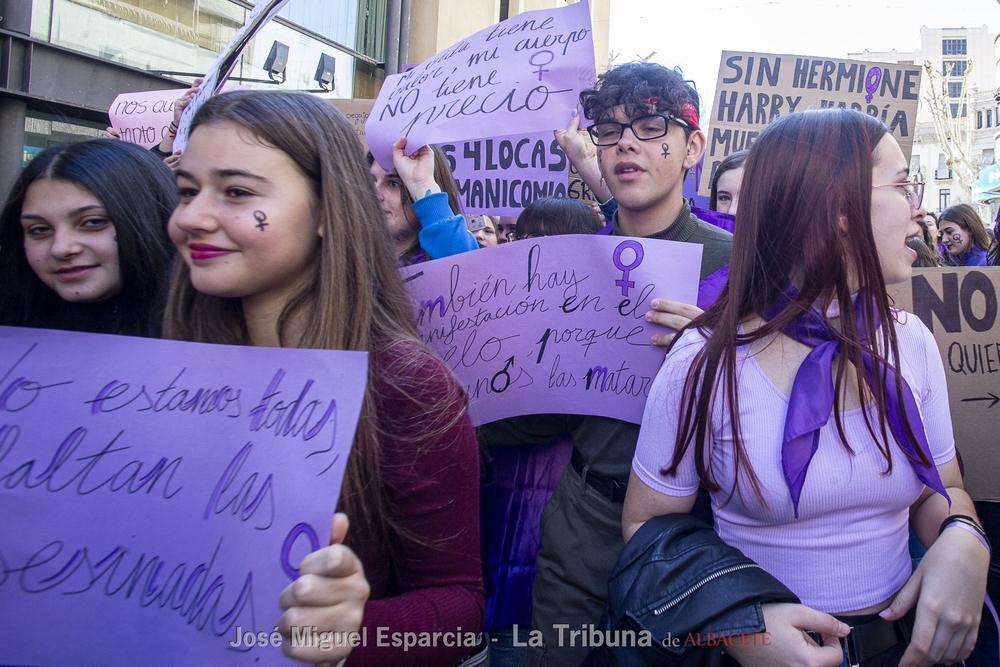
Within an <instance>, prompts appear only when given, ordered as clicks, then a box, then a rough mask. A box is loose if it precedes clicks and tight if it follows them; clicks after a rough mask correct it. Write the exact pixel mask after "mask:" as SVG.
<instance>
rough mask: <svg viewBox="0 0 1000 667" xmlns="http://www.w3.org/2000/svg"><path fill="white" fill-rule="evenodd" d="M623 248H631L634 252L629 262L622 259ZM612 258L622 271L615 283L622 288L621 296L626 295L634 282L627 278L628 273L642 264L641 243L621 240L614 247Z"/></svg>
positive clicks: (633, 285)
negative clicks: (633, 256)
mask: <svg viewBox="0 0 1000 667" xmlns="http://www.w3.org/2000/svg"><path fill="white" fill-rule="evenodd" d="M625 250H631V251H632V252H633V253H634V254H635V258H634V259H633V260H632V263H631V264H625V263H624V262H623V261H622V253H623V252H624V251H625ZM614 260H615V266H616V267H618V270H619V271H621V272H622V277H621V280H616V281H615V285H618V286H619V287H621V288H622V296H628V291H629V289H631V288H633V287H635V282H633V281H631V280H629V279H628V274H629V273H630V272H631V271H634V270H635V269H636V268H638V266H639V265H640V264H642V244H640V243H639V242H638V241H622V242H621V243H620V244H619V245H618V247H617V248H615V253H614Z"/></svg>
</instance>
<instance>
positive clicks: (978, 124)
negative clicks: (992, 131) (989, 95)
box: [976, 111, 983, 130]
mask: <svg viewBox="0 0 1000 667" xmlns="http://www.w3.org/2000/svg"><path fill="white" fill-rule="evenodd" d="M976 129H977V130H981V129H983V112H982V111H977V112H976Z"/></svg>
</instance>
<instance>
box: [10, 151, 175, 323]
mask: <svg viewBox="0 0 1000 667" xmlns="http://www.w3.org/2000/svg"><path fill="white" fill-rule="evenodd" d="M172 181H173V178H172V175H171V173H170V170H169V169H167V168H166V167H165V166H164V165H163V163H162V162H161V161H160V160H159V159H157V158H156V156H154V155H150V154H149V152H148V151H144V150H143V149H141V148H139V147H138V146H134V145H132V144H127V143H124V142H121V141H113V140H110V139H96V140H93V141H85V142H82V143H77V144H70V145H67V146H60V147H57V148H50V149H48V150H46V151H43V152H42V153H40V154H39V155H38V156H36V157H35V159H34V160H32V161H31V163H30V164H29V165H28V166H27V167H26V168H25V169H24V171H22V172H21V175H20V176H19V177H18V179H17V182H16V183H15V184H14V187H13V188H12V189H11V192H10V195H9V196H8V198H7V205H6V206H5V207H4V209H3V213H0V324H6V325H14V326H30V327H42V328H47V329H68V330H72V331H89V332H94V333H112V334H127V335H132V336H157V335H159V332H160V322H161V319H162V316H163V306H164V302H165V301H166V288H167V279H168V273H169V268H170V261H171V258H172V257H173V256H174V248H173V246H172V245H171V244H170V240H169V239H168V238H167V235H166V233H165V228H166V222H167V219H168V218H169V217H170V213H171V211H173V209H174V205H175V204H176V202H177V189H176V187H174V186H173V183H172Z"/></svg>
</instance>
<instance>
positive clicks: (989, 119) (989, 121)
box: [986, 109, 993, 127]
mask: <svg viewBox="0 0 1000 667" xmlns="http://www.w3.org/2000/svg"><path fill="white" fill-rule="evenodd" d="M986 127H993V109H987V110H986Z"/></svg>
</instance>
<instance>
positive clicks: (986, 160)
mask: <svg viewBox="0 0 1000 667" xmlns="http://www.w3.org/2000/svg"><path fill="white" fill-rule="evenodd" d="M993 151H994V149H992V148H987V149H985V150H983V166H984V167H989V166H990V165H992V164H993V163H994V162H996V157H995V156H994V155H993Z"/></svg>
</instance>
